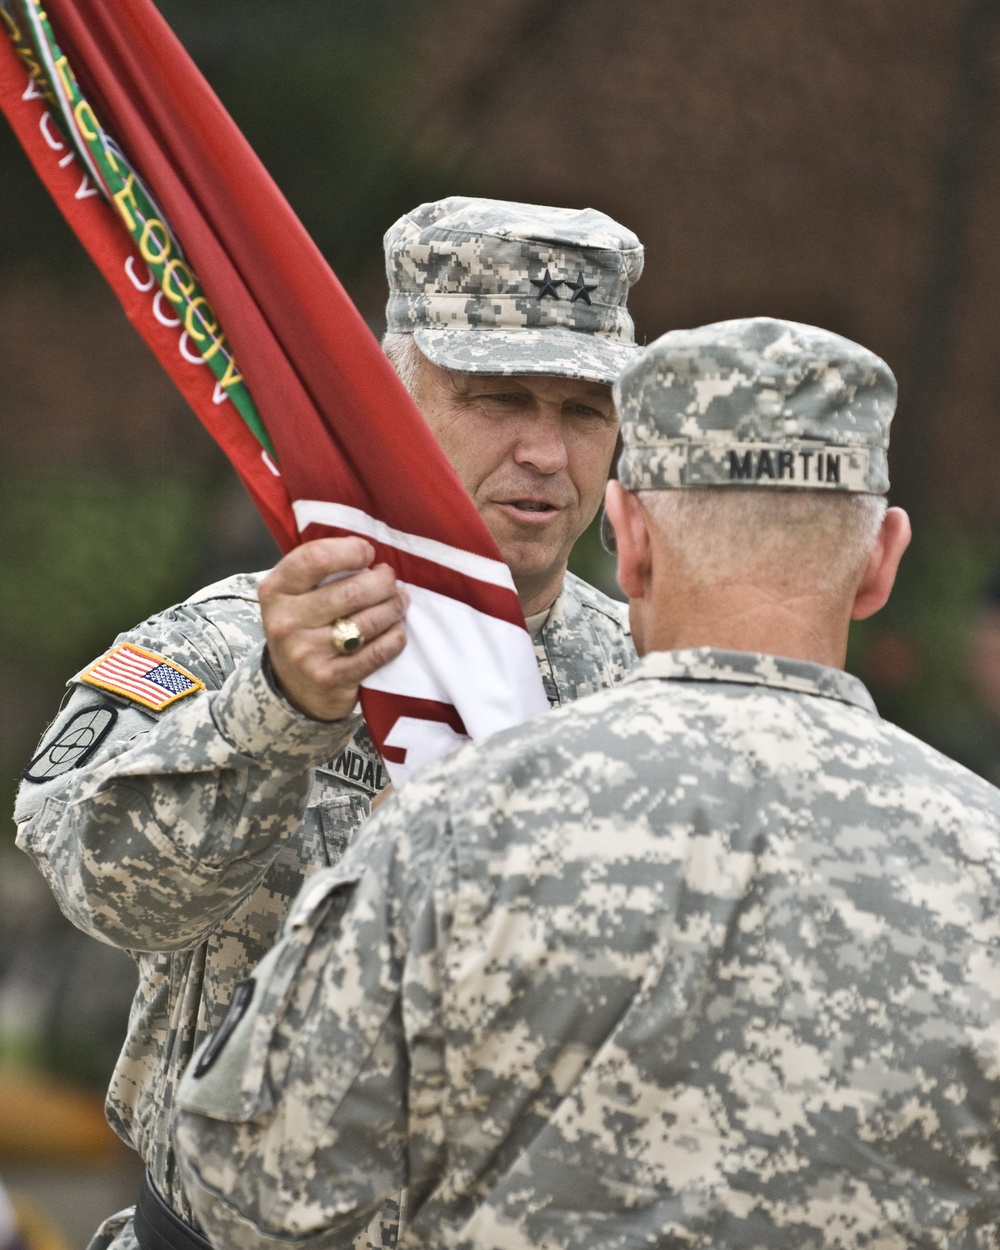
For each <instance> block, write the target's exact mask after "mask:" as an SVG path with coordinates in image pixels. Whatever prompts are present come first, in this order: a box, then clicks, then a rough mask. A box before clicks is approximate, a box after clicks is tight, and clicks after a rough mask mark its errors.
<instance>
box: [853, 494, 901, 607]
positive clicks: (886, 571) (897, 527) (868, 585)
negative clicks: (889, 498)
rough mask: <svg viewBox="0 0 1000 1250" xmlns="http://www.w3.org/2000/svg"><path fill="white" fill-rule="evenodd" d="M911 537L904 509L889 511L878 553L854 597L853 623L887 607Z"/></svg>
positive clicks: (869, 563)
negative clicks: (885, 605) (897, 571)
mask: <svg viewBox="0 0 1000 1250" xmlns="http://www.w3.org/2000/svg"><path fill="white" fill-rule="evenodd" d="M910 535H911V530H910V518H909V517H908V516H907V515H906V513H905V512H904V511H903V509H902V508H889V509H887V510H886V514H885V516H884V517H883V518H882V528H881V529H880V530H879V535H878V540H877V542H876V543H875V550H874V551H873V552H872V554H871V559H870V560H869V561H868V565H867V567H866V568H865V571H864V573H863V574H862V575H861V581H860V583H859V585H858V589H857V592H856V594H855V596H854V606H853V607H852V608H851V620H852V621H863V620H864V619H865V617H867V616H873V615H874V614H875V613H876V612H877V611H878V610H879V608H881V607H882V606H883V605H884V604H885V601H886V600H887V599H888V598H889V594H890V592H891V590H892V585H893V582H895V580H896V570H897V569H898V568H899V562H900V560H901V559H902V558H903V552H904V551H905V550H906V548H907V547H908V546H909V545H910Z"/></svg>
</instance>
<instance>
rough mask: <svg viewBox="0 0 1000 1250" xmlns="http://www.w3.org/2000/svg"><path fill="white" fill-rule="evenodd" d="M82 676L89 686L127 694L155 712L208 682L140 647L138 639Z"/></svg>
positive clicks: (115, 650) (120, 647) (120, 646)
mask: <svg viewBox="0 0 1000 1250" xmlns="http://www.w3.org/2000/svg"><path fill="white" fill-rule="evenodd" d="M80 680H81V681H85V682H86V683H87V685H88V686H97V687H98V689H100V690H110V691H111V693H112V694H120V695H124V696H125V698H126V699H132V700H133V701H134V702H135V703H141V704H142V705H143V707H149V708H152V709H153V711H154V712H162V711H163V709H164V708H165V707H169V705H170V704H171V703H176V702H177V700H178V699H183V698H184V697H185V695H189V694H195V693H196V692H197V691H199V690H204V689H205V683H204V682H202V681H199V680H198V678H197V677H195V676H194V675H193V674H192V673H189V672H188V671H187V669H183V668H181V666H180V665H179V664H174V663H173V661H172V660H166V659H164V658H163V656H162V655H156V654H155V652H153V651H146V650H145V649H144V648H143V647H137V646H136V645H135V643H134V642H123V643H120V644H119V645H118V646H117V647H115V649H114V651H111V652H109V654H108V655H106V656H105V657H104V659H103V660H98V661H97V663H96V664H92V665H91V666H90V668H88V669H87V670H86V672H84V673H81V674H80Z"/></svg>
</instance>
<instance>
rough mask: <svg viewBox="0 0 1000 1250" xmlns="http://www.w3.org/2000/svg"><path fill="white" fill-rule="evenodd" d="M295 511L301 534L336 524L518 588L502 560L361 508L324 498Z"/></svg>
mask: <svg viewBox="0 0 1000 1250" xmlns="http://www.w3.org/2000/svg"><path fill="white" fill-rule="evenodd" d="M292 509H293V511H294V513H295V521H296V523H297V525H298V527H299V533H300V534H301V533H302V531H303V530H304V529H305V528H306V527H307V526H309V525H332V526H336V527H337V528H338V529H344V530H352V531H353V532H354V533H356V534H363V535H364V536H365V538H373V539H375V541H376V542H380V543H384V544H385V545H386V546H387V547H395V548H397V549H398V550H399V551H405V552H406V553H407V554H408V555H412V556H419V557H420V558H421V559H422V560H431V561H433V562H434V563H435V564H440V565H441V566H442V567H443V568H446V569H452V570H453V571H454V572H456V573H462V574H464V575H465V576H466V577H473V578H475V579H476V581H478V582H487V583H488V584H489V585H491V586H503V587H505V588H506V589H508V590H513V589H514V580H513V578H512V577H511V575H510V569H509V568H508V567H507V566H506V564H504V563H503V561H502V560H491V559H490V558H489V557H488V556H478V555H476V553H475V552H474V551H462V550H461V548H459V547H451V546H449V545H448V543H442V542H438V540H437V539H436V538H422V537H421V536H420V535H419V534H407V533H404V531H403V530H395V529H393V528H392V527H391V526H390V525H386V524H385V522H384V521H378V520H376V519H375V517H373V516H369V515H368V513H367V512H362V511H361V509H360V508H350V507H348V505H347V504H343V503H326V502H324V501H323V500H322V499H296V500H295V502H294V503H293V504H292ZM522 632H523V631H522Z"/></svg>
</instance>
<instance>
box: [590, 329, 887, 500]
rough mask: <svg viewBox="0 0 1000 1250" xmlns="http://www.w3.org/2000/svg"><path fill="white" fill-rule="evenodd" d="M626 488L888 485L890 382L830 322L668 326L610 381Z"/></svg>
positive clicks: (865, 488)
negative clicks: (828, 326)
mask: <svg viewBox="0 0 1000 1250" xmlns="http://www.w3.org/2000/svg"><path fill="white" fill-rule="evenodd" d="M615 394H616V399H617V403H618V410H619V412H620V413H621V418H622V440H623V447H624V450H623V451H622V454H621V457H620V459H619V461H618V477H619V479H620V481H621V483H622V485H623V486H625V487H626V489H628V490H664V489H673V488H677V487H695V486H699V487H718V486H723V487H754V488H756V487H771V488H773V487H778V488H794V489H806V490H837V491H857V492H861V493H865V494H874V495H883V494H885V493H886V491H887V490H888V489H889V474H888V462H887V457H886V451H887V448H888V446H889V422H890V421H891V420H892V414H893V412H894V411H895V407H896V379H895V378H894V377H893V375H892V370H891V369H890V368H889V366H888V365H887V364H886V363H885V361H884V360H881V359H880V358H879V357H878V356H876V355H875V354H874V353H873V352H870V351H868V349H867V348H865V347H861V346H860V345H859V344H858V343H852V342H851V340H850V339H845V338H841V336H840V335H839V334H832V333H831V332H830V331H829V330H821V329H818V328H817V327H816V326H808V325H801V324H799V323H798V322H795V321H779V320H775V319H772V318H770V317H748V318H743V319H740V320H736V321H719V322H716V323H714V324H713V325H707V326H700V327H698V328H697V329H693V330H672V331H670V332H669V333H668V334H664V335H663V336H662V337H661V338H658V339H657V340H656V341H655V342H653V343H650V345H649V346H648V347H646V348H644V349H643V350H642V351H641V352H640V353H639V354H638V355H637V356H636V357H635V359H634V360H633V361H632V362H631V363H630V364H629V365H628V366H627V367H626V368H625V370H624V371H623V373H622V375H621V377H620V379H619V381H618V384H617V386H616V388H615Z"/></svg>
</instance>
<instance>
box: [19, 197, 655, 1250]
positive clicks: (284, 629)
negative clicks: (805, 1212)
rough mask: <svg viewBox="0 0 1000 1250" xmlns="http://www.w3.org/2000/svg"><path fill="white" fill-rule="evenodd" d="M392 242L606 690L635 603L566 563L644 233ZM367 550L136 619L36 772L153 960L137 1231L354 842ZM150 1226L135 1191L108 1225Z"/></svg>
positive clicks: (559, 629)
mask: <svg viewBox="0 0 1000 1250" xmlns="http://www.w3.org/2000/svg"><path fill="white" fill-rule="evenodd" d="M386 256H387V269H388V277H389V286H390V298H389V306H388V327H389V334H388V336H387V341H386V350H387V351H388V352H389V354H390V355H391V357H392V358H393V360H394V362H395V363H396V366H397V369H398V370H399V371H400V373H401V376H402V377H403V380H404V382H405V383H406V384H407V386H408V387H409V389H411V391H412V393H413V394H414V397H415V398H416V400H417V403H418V406H420V407H421V410H422V411H423V413H424V415H425V417H426V418H427V420H428V422H429V424H430V425H431V426H432V428H433V429H434V430H435V432H436V433H438V435H439V437H440V439H441V442H442V444H443V446H444V449H445V451H446V453H447V454H448V455H449V458H450V459H451V460H452V462H453V463H454V465H455V467H456V469H457V470H458V473H459V476H460V478H461V479H462V481H463V484H464V485H465V486H466V488H467V489H468V490H469V492H470V494H471V495H472V497H473V499H474V501H475V502H476V505H477V507H478V508H479V510H480V512H481V513H482V515H483V517H484V519H485V521H486V523H487V525H488V527H489V528H490V530H491V532H492V533H493V535H494V537H495V538H496V540H497V543H498V545H499V547H500V550H501V552H502V554H503V555H504V557H505V559H506V560H507V562H508V564H509V565H510V567H511V570H512V573H513V576H514V581H515V585H516V586H517V589H518V593H519V596H520V599H521V603H522V606H523V608H524V611H525V614H526V616H527V618H528V624H529V629H530V630H531V632H532V636H533V638H534V641H535V651H536V655H537V657H538V663H539V666H540V669H541V673H542V678H543V683H544V686H545V689H546V692H547V694H548V697H549V701H550V703H551V704H553V705H558V704H560V703H563V702H565V701H567V700H571V699H574V698H576V697H577V696H579V695H582V694H589V693H591V692H593V691H595V690H598V689H602V688H604V687H607V686H610V685H612V684H613V683H614V682H615V681H616V680H617V679H618V678H620V677H621V676H622V675H623V674H624V673H625V671H626V670H627V669H628V667H629V666H630V665H631V663H632V662H633V661H634V658H635V654H634V650H633V648H632V644H631V640H630V637H629V632H628V623H627V612H626V610H625V607H624V605H623V604H620V603H616V602H615V601H613V600H611V599H609V598H608V597H607V596H605V595H603V594H601V593H599V592H598V591H596V590H594V589H593V588H592V587H590V586H588V585H587V584H586V583H584V582H582V581H581V580H580V579H578V578H576V577H574V576H572V575H570V574H568V573H567V572H566V559H567V557H568V555H569V551H570V548H571V546H572V544H573V542H574V541H575V540H576V538H577V537H578V536H579V534H580V533H581V532H582V530H583V529H584V527H585V526H586V525H587V524H588V523H589V522H590V520H591V519H592V518H593V516H594V513H595V512H596V510H597V508H598V507H599V505H600V500H601V496H602V493H603V489H604V483H605V482H606V480H607V473H608V468H609V466H610V463H611V458H612V455H613V451H614V446H615V441H616V438H617V431H618V419H617V415H616V412H615V410H614V406H613V399H612V394H611V385H610V384H611V382H612V381H613V379H614V378H615V377H616V376H617V374H618V373H619V371H620V369H621V366H622V365H623V364H624V363H625V362H626V360H628V359H629V358H630V357H631V355H632V354H633V353H634V350H635V347H634V342H633V336H632V323H631V320H630V319H629V316H628V313H627V312H626V309H625V302H626V296H627V293H628V289H629V286H630V285H631V283H632V282H634V281H635V280H636V279H637V278H638V276H639V273H640V271H641V268H642V248H641V246H640V244H639V241H638V240H637V239H636V238H635V236H634V235H633V234H632V233H631V232H630V231H628V230H626V229H625V228H624V227H622V226H620V225H618V223H616V222H614V221H612V220H611V219H610V218H609V217H606V216H605V215H604V214H602V213H599V212H596V211H594V210H590V209H587V210H582V211H575V210H569V209H556V208H545V207H538V206H534V205H524V204H515V203H506V202H502V201H492V200H470V199H465V198H461V197H453V198H451V199H448V200H444V201H441V202H439V203H435V204H426V205H422V206H420V207H419V208H418V209H416V210H415V211H414V212H413V213H411V214H408V215H407V216H406V217H404V218H402V219H401V221H400V222H398V223H397V224H396V225H395V226H393V227H392V229H391V230H390V231H389V232H388V233H387V235H386ZM371 559H372V549H371V548H370V547H369V545H368V544H367V543H365V542H364V541H363V540H361V539H355V538H351V539H343V540H338V539H325V540H319V541H318V542H313V543H308V544H305V545H304V546H302V547H300V548H298V549H297V550H296V551H293V552H292V553H291V554H289V555H288V556H286V557H285V558H284V559H283V560H282V561H281V562H280V563H279V564H278V565H277V566H276V568H275V569H274V570H272V572H271V573H270V574H268V575H267V576H266V577H263V578H262V577H261V576H239V577H235V578H232V579H230V580H228V581H225V582H222V583H220V584H218V585H215V586H211V587H209V588H208V589H206V590H203V591H201V593H199V594H196V595H194V596H192V598H190V599H188V600H187V601H186V602H184V603H182V604H180V605H178V606H176V607H173V608H170V609H168V610H167V611H166V612H163V613H160V614H159V615H157V616H155V617H153V618H152V619H151V620H149V621H147V622H145V623H144V624H142V625H140V626H138V627H137V628H136V629H134V630H131V631H130V632H129V633H127V634H124V635H122V636H121V637H120V638H119V640H118V641H117V642H116V644H115V646H114V648H113V649H112V650H111V652H109V653H107V654H106V655H105V656H103V657H101V659H100V660H98V661H97V662H96V663H95V664H93V665H90V666H89V667H88V668H87V669H85V670H84V671H83V672H82V673H80V674H78V675H77V677H76V678H74V680H73V682H72V683H71V687H72V691H71V695H70V698H69V701H68V703H67V704H66V705H65V706H64V708H63V709H62V711H61V713H60V715H59V717H58V718H57V720H56V721H55V722H54V724H53V726H52V728H51V729H50V730H49V732H48V734H47V735H46V737H45V738H44V739H43V742H42V745H41V748H40V750H39V752H38V754H37V755H36V757H35V758H34V759H33V760H32V761H31V763H30V765H29V766H28V768H27V770H26V773H25V780H24V784H23V786H22V789H21V792H20V795H19V799H18V804H17V811H16V818H17V821H18V823H19V834H18V844H19V845H20V846H21V847H22V848H23V849H24V850H26V851H27V852H28V853H29V854H30V855H32V856H33V858H34V859H35V860H36V861H37V863H38V864H39V866H40V867H41V869H42V871H43V873H44V874H45V876H46V878H47V879H48V881H49V883H50V884H51V886H52V888H53V890H54V891H55V893H56V895H57V897H58V899H59V902H60V905H61V907H62V908H63V910H64V911H65V912H66V914H67V915H68V916H69V917H70V919H72V920H73V921H74V923H76V924H77V925H79V926H80V927H81V928H83V929H84V930H86V931H87V932H88V933H91V934H93V935H94V936H95V937H98V938H100V939H101V940H103V941H106V942H110V943H112V944H114V945H117V946H121V947H123V948H125V949H127V950H129V951H130V952H132V953H133V954H134V955H135V958H136V960H137V963H138V965H139V978H140V983H139V989H138V992H137V996H136V999H135V1004H134V1009H133V1012H132V1017H131V1021H130V1027H129V1033H128V1038H127V1040H126V1043H125V1047H124V1050H123V1052H122V1056H121V1059H120V1061H119V1063H118V1066H117V1069H116V1071H115V1074H114V1077H113V1079H112V1084H111V1089H110V1093H109V1097H108V1114H109V1118H110V1120H111V1123H112V1125H113V1127H114V1128H115V1130H116V1131H117V1132H118V1133H119V1135H120V1136H122V1137H123V1138H124V1139H125V1140H126V1141H128V1142H129V1143H130V1144H132V1145H133V1146H134V1147H135V1149H136V1150H137V1151H138V1152H139V1154H140V1155H141V1156H142V1158H143V1160H144V1161H145V1162H146V1165H147V1169H148V1174H147V1184H146V1185H145V1186H144V1189H143V1194H142V1197H141V1200H140V1216H139V1219H138V1221H137V1224H138V1236H139V1238H140V1244H141V1243H142V1242H143V1241H145V1242H146V1243H148V1242H149V1241H150V1240H151V1239H155V1236H156V1235H157V1234H156V1231H155V1230H156V1228H159V1225H160V1223H162V1221H163V1220H166V1221H167V1224H168V1225H169V1226H170V1227H171V1228H173V1231H172V1232H171V1231H170V1229H169V1228H168V1231H167V1233H166V1234H165V1235H167V1236H170V1237H176V1238H178V1239H179V1241H178V1243H177V1244H185V1245H194V1244H198V1243H197V1241H191V1240H190V1238H189V1237H188V1233H187V1232H185V1230H184V1227H183V1223H181V1224H180V1225H179V1227H173V1224H172V1220H173V1219H174V1217H176V1218H177V1220H179V1221H183V1222H188V1223H189V1222H190V1220H191V1210H190V1207H189V1205H188V1203H187V1201H186V1199H185V1197H184V1194H183V1191H182V1189H181V1187H180V1184H179V1182H178V1177H177V1174H176V1168H175V1163H174V1158H173V1153H172V1149H171V1146H170V1142H169V1136H168V1114H169V1111H170V1109H171V1106H172V1104H173V1098H174V1090H175V1086H176V1083H177V1081H178V1080H179V1078H180V1075H181V1073H182V1072H183V1070H184V1067H185V1065H186V1064H187V1062H188V1060H189V1058H190V1056H191V1054H192V1052H193V1051H194V1049H195V1047H196V1045H197V1044H198V1043H199V1042H200V1041H201V1040H202V1039H203V1038H204V1037H205V1035H206V1034H207V1033H209V1032H211V1031H212V1030H214V1029H215V1028H216V1027H217V1026H218V1025H219V1022H220V1020H221V1019H222V1017H223V1014H224V1012H225V1009H226V1006H227V1004H228V1003H229V1001H230V999H231V998H232V996H233V991H234V989H235V987H236V986H237V985H238V984H240V983H241V982H242V981H244V979H245V978H246V977H247V975H248V973H249V971H250V970H251V969H252V968H253V967H254V966H255V965H256V963H257V962H258V961H259V960H260V959H261V957H262V956H263V955H264V953H265V952H266V951H267V950H268V949H269V947H270V946H271V944H272V943H273V941H274V939H275V937H276V936H277V933H278V929H279V926H280V923H281V921H282V919H283V917H284V915H285V913H286V911H287V908H288V905H289V903H290V901H291V899H292V898H294V896H295V894H296V892H297V890H298V888H299V886H300V885H301V883H302V880H303V877H305V876H308V875H309V874H310V873H312V872H314V871H315V870H316V869H319V868H324V867H327V866H329V865H332V864H336V863H337V862H338V860H339V859H340V857H341V855H342V854H343V852H344V849H345V847H346V846H347V844H348V842H349V841H350V840H351V837H352V835H353V833H354V831H355V830H356V829H357V827H358V825H359V824H360V823H361V821H362V820H364V819H365V817H366V816H367V815H368V813H369V810H370V806H371V801H372V799H373V798H374V796H375V795H376V794H377V793H378V792H379V791H380V789H381V788H382V787H383V786H384V784H385V781H386V775H385V772H384V770H383V766H382V763H381V761H380V759H379V757H378V755H377V754H376V752H375V750H374V747H373V745H372V743H371V740H370V738H369V736H368V734H367V732H366V731H365V728H364V726H363V724H361V722H360V719H359V717H358V716H357V715H356V714H355V713H354V709H355V707H356V702H357V687H358V683H359V681H360V680H361V679H362V678H363V677H364V676H366V675H367V674H368V673H369V672H371V671H373V670H374V669H375V668H377V667H379V666H380V665H381V664H382V663H385V662H386V661H388V660H389V659H391V658H392V657H393V656H394V655H395V654H397V653H398V651H399V650H400V649H401V648H402V646H403V645H404V634H403V629H402V626H401V625H400V623H399V622H400V618H401V616H402V613H403V611H404V607H405V603H404V599H405V592H401V591H400V590H399V588H397V586H396V584H395V579H394V578H393V576H392V573H391V570H389V569H388V568H387V567H386V566H378V567H375V568H368V567H366V566H367V565H368V564H369V563H370V562H371ZM359 569H360V570H362V571H361V572H355V573H354V575H353V576H349V577H341V578H340V579H339V580H336V581H334V582H332V583H331V584H326V585H322V586H320V583H321V582H323V580H324V579H325V578H327V577H328V575H330V574H341V573H343V572H344V571H345V570H359ZM345 616H347V617H350V619H351V620H352V621H353V622H354V623H356V624H357V625H358V627H359V628H360V629H361V631H362V633H363V635H364V636H365V637H366V638H367V639H368V641H367V643H366V645H364V646H363V647H362V648H361V650H360V651H359V652H357V653H356V654H355V655H352V656H338V655H336V654H335V653H334V650H333V648H332V647H331V634H330V630H331V623H332V622H333V621H334V620H335V619H337V618H341V617H345ZM265 641H266V643H267V647H266V650H265V645H264V644H265ZM150 1223H152V1224H153V1225H154V1231H153V1232H149V1231H147V1225H149V1224H150ZM391 1223H392V1221H391V1219H390V1220H389V1225H390V1226H388V1227H384V1228H380V1227H378V1225H376V1228H375V1230H374V1233H373V1236H374V1238H375V1240H376V1241H377V1242H378V1244H379V1245H381V1244H382V1243H383V1241H385V1240H388V1241H392V1240H393V1239H394V1230H393V1229H392V1227H391ZM136 1238H137V1232H136V1228H135V1227H134V1226H133V1219H132V1212H131V1210H128V1211H124V1212H121V1213H119V1214H118V1215H117V1216H114V1217H112V1218H111V1219H109V1220H108V1221H106V1223H105V1225H104V1226H103V1228H102V1230H101V1231H100V1232H99V1233H98V1235H97V1238H96V1239H95V1243H93V1244H94V1246H95V1250H96V1247H98V1246H100V1247H103V1246H108V1245H111V1244H114V1246H115V1250H132V1247H134V1246H135V1245H136ZM185 1238H188V1240H185ZM366 1240H370V1238H369V1239H366V1238H364V1237H362V1238H361V1239H360V1244H361V1245H364V1244H365V1242H366Z"/></svg>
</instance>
